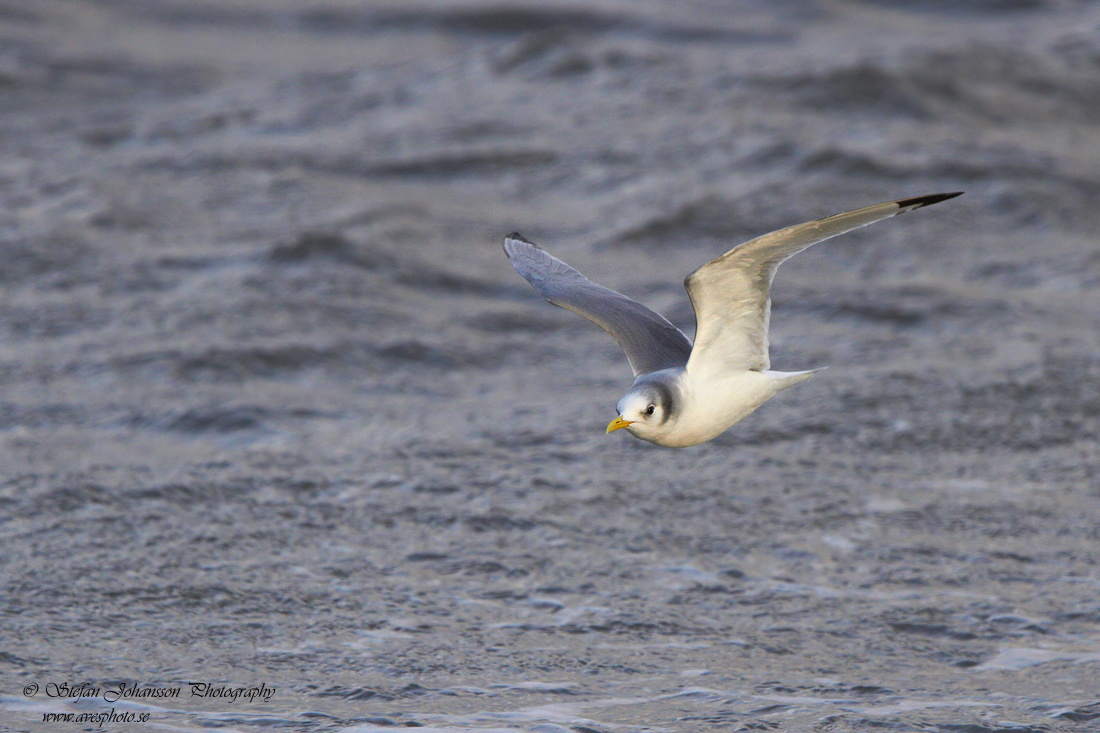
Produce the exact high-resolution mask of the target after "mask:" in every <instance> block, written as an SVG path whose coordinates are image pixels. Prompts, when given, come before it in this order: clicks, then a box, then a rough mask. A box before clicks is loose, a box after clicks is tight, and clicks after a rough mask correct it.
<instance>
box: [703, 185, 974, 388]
mask: <svg viewBox="0 0 1100 733" xmlns="http://www.w3.org/2000/svg"><path fill="white" fill-rule="evenodd" d="M961 193H962V192H961V191H959V192H957V193H939V194H932V195H930V196H917V197H915V198H909V199H901V200H898V201H891V202H889V203H885V204H877V205H875V206H868V207H866V208H863V209H856V210H855V211H848V212H846V213H843V214H837V215H836V216H830V217H828V218H826V219H818V220H817V221H811V222H807V223H805V224H798V225H796V226H793V227H787V228H786V229H780V230H779V231H776V232H772V233H771V234H765V235H764V236H762V237H757V238H756V239H752V240H749V241H748V242H745V243H744V244H741V245H738V246H737V247H734V248H733V249H731V250H730V251H729V252H726V253H725V254H724V255H722V256H720V257H717V258H715V259H714V260H711V261H710V262H708V263H707V264H705V265H703V266H702V267H700V268H699V269H698V270H696V271H695V272H693V273H691V274H690V275H688V276H687V279H685V280H684V287H685V288H687V292H688V296H689V297H690V298H691V304H692V306H693V307H694V308H695V322H696V329H695V348H694V350H693V351H692V352H691V358H690V359H689V360H688V364H687V369H688V371H689V372H691V373H692V374H700V375H703V374H711V373H722V372H726V371H729V370H732V369H757V370H763V369H768V368H769V366H770V359H769V358H768V321H769V318H770V316H771V298H770V296H769V295H768V290H769V288H770V287H771V284H772V278H773V277H774V276H775V271H776V269H777V268H778V267H779V265H781V264H782V263H783V262H784V261H785V260H787V259H788V258H790V257H792V256H794V255H796V254H798V253H799V252H801V251H802V250H804V249H806V248H807V247H809V246H810V245H813V244H817V243H818V242H820V241H822V240H825V239H829V238H830V237H835V236H836V235H838V234H843V233H844V232H848V231H851V230H852V229H857V228H859V227H862V226H866V225H868V224H871V223H874V222H876V221H878V220H880V219H886V218H889V217H891V216H894V215H896V214H901V213H903V212H906V211H912V210H913V209H919V208H921V207H922V206H929V205H931V204H935V203H938V202H940V201H945V200H947V199H950V198H954V197H956V196H959V195H961Z"/></svg>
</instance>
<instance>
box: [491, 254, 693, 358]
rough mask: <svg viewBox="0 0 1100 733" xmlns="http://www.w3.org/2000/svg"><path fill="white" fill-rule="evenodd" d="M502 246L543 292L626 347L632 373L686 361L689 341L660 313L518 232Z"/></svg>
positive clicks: (518, 267) (689, 351)
mask: <svg viewBox="0 0 1100 733" xmlns="http://www.w3.org/2000/svg"><path fill="white" fill-rule="evenodd" d="M504 252H505V254H507V255H508V259H509V260H510V261H511V262H512V267H514V268H516V272H518V273H519V274H520V275H523V277H524V278H526V280H527V282H529V283H531V285H533V286H534V288H535V290H537V291H538V292H539V294H540V295H541V296H542V297H544V298H546V299H547V300H548V301H550V302H551V303H553V304H554V305H557V306H561V307H562V308H566V309H568V310H571V311H573V312H574V313H576V314H577V315H579V316H584V317H585V318H587V319H588V320H590V321H592V322H593V323H595V324H596V325H597V326H600V327H601V328H603V329H604V330H605V331H607V332H608V333H610V334H611V335H612V336H613V337H614V338H615V340H616V341H618V342H619V346H621V347H622V348H623V351H625V352H626V358H627V359H629V360H630V368H631V369H633V370H634V376H635V377H636V376H638V375H639V374H648V373H649V372H655V371H657V370H659V369H668V368H670V367H682V366H683V365H684V364H686V363H687V360H688V356H689V355H690V354H691V342H690V341H688V338H687V336H685V335H684V334H683V332H682V331H680V329H678V328H676V326H673V325H672V324H671V323H669V322H668V321H667V320H665V318H664V317H662V316H661V315H660V314H658V313H654V312H653V311H651V310H650V309H649V308H646V307H645V306H644V305H642V304H641V303H639V302H637V301H635V300H631V299H630V298H628V297H626V296H625V295H621V294H619V293H616V292H615V291H614V290H610V289H608V288H605V287H604V286H602V285H597V284H596V283H594V282H592V281H591V280H589V279H588V278H586V277H585V276H584V275H582V274H580V273H579V272H577V271H576V270H574V269H573V268H572V267H570V266H569V265H567V264H565V263H564V262H562V261H561V260H559V259H558V258H557V257H554V256H552V255H551V254H549V253H548V252H546V251H544V250H542V249H540V248H538V247H537V246H535V245H534V244H532V243H531V242H528V241H527V240H526V239H524V238H523V237H522V236H520V235H519V234H518V233H515V234H510V235H508V236H507V237H505V238H504Z"/></svg>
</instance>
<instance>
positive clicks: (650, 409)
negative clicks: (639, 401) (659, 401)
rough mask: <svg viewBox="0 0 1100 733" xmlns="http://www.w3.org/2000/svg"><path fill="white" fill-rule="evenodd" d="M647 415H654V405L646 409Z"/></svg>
mask: <svg viewBox="0 0 1100 733" xmlns="http://www.w3.org/2000/svg"><path fill="white" fill-rule="evenodd" d="M645 414H647V415H652V414H653V405H650V406H649V407H647V408H645Z"/></svg>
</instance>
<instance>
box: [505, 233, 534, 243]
mask: <svg viewBox="0 0 1100 733" xmlns="http://www.w3.org/2000/svg"><path fill="white" fill-rule="evenodd" d="M505 239H514V240H516V241H517V242H524V243H526V244H534V242H532V241H531V240H530V239H528V238H527V237H525V236H523V235H522V234H520V233H519V232H512V233H511V234H509V235H508V236H507V237H505Z"/></svg>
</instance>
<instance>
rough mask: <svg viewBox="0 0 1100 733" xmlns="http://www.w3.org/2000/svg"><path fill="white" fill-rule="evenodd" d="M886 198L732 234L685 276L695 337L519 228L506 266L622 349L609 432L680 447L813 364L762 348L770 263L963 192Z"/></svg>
mask: <svg viewBox="0 0 1100 733" xmlns="http://www.w3.org/2000/svg"><path fill="white" fill-rule="evenodd" d="M961 194H962V192H961V191H959V192H956V193H937V194H932V195H930V196H917V197H914V198H908V199H901V200H898V201H890V202H888V203H885V204H877V205H875V206H868V207H866V208H863V209H856V210H855V211H849V212H846V213H843V214H837V215H836V216H830V217H827V218H825V219H818V220H816V221H811V222H807V223H805V224H798V225H796V226H792V227H787V228H786V229H780V230H779V231H775V232H772V233H771V234H765V235H764V236H762V237H757V238H756V239H751V240H749V241H748V242H745V243H744V244H740V245H738V246H736V247H734V248H733V249H731V250H730V251H728V252H726V253H725V254H724V255H722V256H720V257H717V258H715V259H713V260H711V261H710V262H708V263H707V264H705V265H703V266H702V267H700V268H699V269H698V270H696V271H695V272H693V273H691V274H690V275H688V276H687V278H686V279H685V280H684V287H685V288H687V293H688V297H689V298H691V305H692V306H693V307H694V308H695V322H696V329H695V344H694V345H692V343H691V341H689V340H688V338H687V336H685V335H684V334H683V332H682V331H680V329H678V328H676V327H675V326H673V325H672V324H671V323H669V322H668V321H667V320H666V319H665V318H664V317H663V316H661V315H660V314H658V313H655V312H653V311H652V310H650V309H649V308H646V307H645V306H644V305H642V304H641V303H638V302H637V301H634V300H631V299H630V298H628V297H626V296H625V295H621V294H619V293H616V292H615V291H614V290H610V289H608V288H605V287H603V286H602V285H597V284H596V283H594V282H592V281H591V280H589V279H588V278H586V277H585V276H584V275H582V274H580V273H579V272H577V271H576V270H575V269H573V268H572V267H570V266H569V265H567V264H565V263H564V262H562V261H561V260H559V259H558V258H556V257H554V256H552V255H551V254H549V253H548V252H546V251H544V250H543V249H541V248H539V247H538V246H536V245H535V244H533V243H531V242H529V241H527V240H526V239H524V238H523V237H522V236H520V234H519V233H514V234H510V235H508V236H507V237H505V239H504V252H505V253H506V254H507V255H508V259H509V260H510V261H511V262H512V266H513V267H515V268H516V271H517V272H519V274H520V275H523V277H524V278H526V279H527V281H528V282H529V283H531V285H533V286H534V288H535V290H537V291H538V292H539V294H540V295H542V297H544V298H546V300H548V301H550V302H551V303H553V304H554V305H557V306H561V307H562V308H567V309H568V310H571V311H573V312H574V313H576V314H577V315H580V316H584V317H585V318H587V319H588V320H590V321H592V322H593V323H595V324H596V325H598V326H600V327H601V328H603V329H604V330H606V331H607V332H608V333H610V334H611V335H612V336H613V337H614V338H615V340H616V341H618V342H619V346H621V347H622V349H623V351H625V352H626V358H627V359H628V360H629V361H630V367H631V369H633V370H634V384H633V386H631V388H630V391H629V392H627V393H626V396H624V397H623V398H622V399H621V400H619V403H618V405H617V406H616V409H617V410H618V413H619V415H618V417H616V418H615V419H614V420H612V421H611V424H610V425H608V426H607V432H609V433H610V432H612V431H613V430H619V429H620V428H626V429H627V431H628V432H629V433H631V434H632V435H634V437H636V438H641V439H642V440H647V441H649V442H651V443H656V444H657V445H664V446H669V447H673V448H682V447H685V446H689V445H697V444H699V443H704V442H706V441H708V440H711V439H713V438H716V437H717V436H719V435H721V434H722V433H724V432H725V431H726V430H727V429H729V428H730V426H732V425H733V424H734V423H736V422H738V421H739V420H741V419H743V418H744V417H746V416H747V415H749V414H750V413H751V412H753V411H754V410H755V409H756V408H758V407H760V405H762V404H764V403H765V402H767V401H768V400H769V399H771V398H772V397H774V396H775V395H776V394H778V393H779V392H781V391H782V390H784V389H787V388H788V387H792V386H794V385H796V384H798V383H799V382H802V381H805V380H807V379H809V378H810V376H812V375H813V374H814V372H816V371H819V370H818V369H810V370H807V371H801V372H777V371H772V370H771V368H770V367H771V362H770V359H769V358H768V322H769V319H770V315H771V297H770V296H769V294H768V289H769V288H770V287H771V283H772V278H773V277H774V276H775V271H776V269H777V268H778V267H779V265H781V264H782V263H783V262H785V261H786V260H787V259H788V258H790V257H793V256H794V255H796V254H798V253H799V252H801V251H802V250H804V249H806V248H807V247H809V246H811V245H813V244H817V243H818V242H821V241H823V240H825V239H829V238H831V237H835V236H837V235H838V234H843V233H844V232H848V231H851V230H853V229H857V228H859V227H862V226H866V225H868V224H871V223H873V222H876V221H878V220H880V219H888V218H889V217H891V216H894V215H896V214H901V213H904V212H906V211H912V210H914V209H919V208H921V207H922V206H930V205H932V204H935V203H939V202H940V201H945V200H947V199H950V198H954V197H956V196H959V195H961Z"/></svg>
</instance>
